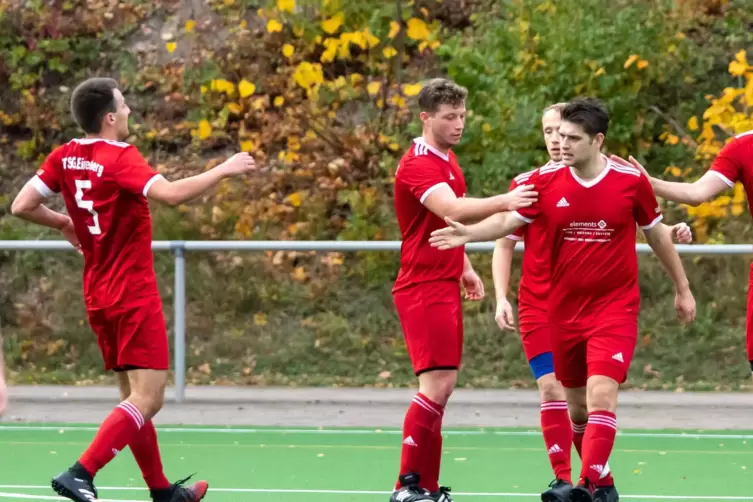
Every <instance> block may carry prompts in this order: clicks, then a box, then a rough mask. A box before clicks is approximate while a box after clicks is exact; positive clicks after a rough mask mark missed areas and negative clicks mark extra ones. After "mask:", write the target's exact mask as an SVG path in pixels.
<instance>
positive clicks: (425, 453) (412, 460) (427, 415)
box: [395, 392, 444, 491]
mask: <svg viewBox="0 0 753 502" xmlns="http://www.w3.org/2000/svg"><path fill="white" fill-rule="evenodd" d="M443 411H444V407H442V406H440V405H438V404H437V403H435V402H433V401H432V400H430V399H429V398H427V397H426V396H424V395H423V394H421V393H420V392H419V393H418V394H416V395H415V397H414V398H413V402H412V403H411V405H410V407H409V408H408V413H406V415H405V422H404V423H403V451H402V454H401V456H400V475H404V474H410V473H416V474H418V475H419V476H420V477H421V480H420V485H421V488H425V489H426V490H429V491H437V490H438V489H439V487H438V486H436V485H437V480H436V479H435V480H434V481H433V485H431V484H430V483H431V482H432V480H431V477H432V472H431V471H432V468H431V465H433V462H434V461H435V460H434V459H435V457H436V456H437V454H439V453H441V451H439V452H437V450H436V445H434V444H433V443H435V442H436V441H435V433H436V432H435V431H436V430H437V429H438V428H439V427H440V425H441V423H442V413H443ZM430 455H432V456H431V457H430ZM437 475H439V472H437ZM400 487H401V484H400V481H399V480H398V482H397V484H396V485H395V489H398V488H400Z"/></svg>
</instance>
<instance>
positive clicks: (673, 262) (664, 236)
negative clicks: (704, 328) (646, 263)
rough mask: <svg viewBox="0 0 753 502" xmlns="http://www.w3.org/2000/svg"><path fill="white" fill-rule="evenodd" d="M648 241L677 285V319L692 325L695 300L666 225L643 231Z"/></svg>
mask: <svg viewBox="0 0 753 502" xmlns="http://www.w3.org/2000/svg"><path fill="white" fill-rule="evenodd" d="M643 233H644V235H645V236H646V241H647V242H648V245H649V246H651V249H653V250H654V253H655V254H656V256H657V258H659V261H661V263H662V265H664V268H665V269H666V270H667V273H668V274H669V277H670V278H671V279H672V282H673V283H674V285H675V309H676V310H677V317H678V318H679V319H680V321H681V322H683V323H691V322H693V321H694V320H695V298H693V293H692V292H691V291H690V283H689V282H688V277H687V275H686V274H685V268H683V266H682V261H681V260H680V255H678V254H677V250H676V249H675V246H674V244H672V237H671V236H670V234H669V231H668V229H667V227H665V226H664V225H654V226H653V227H652V228H650V229H646V230H644V231H643Z"/></svg>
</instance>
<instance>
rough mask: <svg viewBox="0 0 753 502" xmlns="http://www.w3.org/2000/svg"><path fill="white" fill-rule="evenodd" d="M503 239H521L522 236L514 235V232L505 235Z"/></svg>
mask: <svg viewBox="0 0 753 502" xmlns="http://www.w3.org/2000/svg"><path fill="white" fill-rule="evenodd" d="M505 239H510V240H511V241H522V240H523V238H522V237H520V236H519V235H515V234H510V235H505Z"/></svg>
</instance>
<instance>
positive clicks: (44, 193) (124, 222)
mask: <svg viewBox="0 0 753 502" xmlns="http://www.w3.org/2000/svg"><path fill="white" fill-rule="evenodd" d="M71 111H72V113H73V117H74V119H75V120H76V122H77V123H78V125H79V126H80V127H81V129H83V130H84V132H85V133H86V137H84V138H80V139H74V140H71V141H69V142H68V143H65V144H64V145H62V146H60V147H59V148H57V149H55V150H54V151H53V152H52V153H51V154H50V155H49V156H48V157H47V159H46V160H45V161H44V163H43V164H42V166H41V168H40V169H39V171H37V174H36V176H34V177H33V178H32V179H31V180H30V181H29V182H28V183H27V184H26V185H25V186H24V188H23V189H22V190H21V191H20V193H19V194H18V196H17V197H16V199H15V200H14V201H13V205H12V207H11V211H12V213H13V214H14V215H16V216H18V217H20V218H23V219H25V220H28V221H31V222H33V223H36V224H39V225H44V226H48V227H52V228H55V229H58V230H60V231H61V232H62V234H63V235H64V236H65V238H66V239H68V241H69V242H71V244H73V245H74V246H75V247H76V248H77V249H78V250H79V252H80V253H81V254H82V255H83V258H84V277H83V285H84V298H85V303H86V309H87V313H88V317H89V323H90V325H91V328H92V330H93V331H94V333H95V334H96V336H97V342H98V344H99V347H100V350H101V352H102V357H103V359H104V364H105V369H107V370H113V371H115V372H116V375H117V377H118V382H119V386H120V394H121V398H122V402H121V403H120V404H119V405H118V406H117V407H115V409H113V410H112V412H111V413H110V415H108V416H107V418H106V419H105V421H104V422H103V423H102V425H101V427H100V429H99V431H98V432H97V434H96V435H95V437H94V440H93V442H92V443H91V445H90V446H89V448H88V449H87V450H86V451H85V452H84V453H83V454H82V455H81V457H80V458H79V459H78V461H77V462H76V463H75V464H74V465H73V466H72V467H70V469H68V470H66V471H64V472H62V473H61V474H59V475H58V476H56V477H55V478H54V479H53V480H52V487H53V489H54V490H55V491H56V492H57V493H58V494H60V495H62V496H64V497H66V498H68V499H70V500H74V501H77V502H88V501H92V500H96V498H97V490H96V489H95V487H94V477H95V476H96V474H97V473H98V472H99V471H100V470H101V469H102V468H103V467H104V466H105V465H106V464H108V463H109V462H110V461H111V460H112V459H113V458H114V457H115V455H117V454H118V453H119V452H120V451H122V450H123V449H124V448H126V447H127V446H128V447H130V449H131V452H132V453H133V455H134V457H135V459H136V462H137V463H138V465H139V467H140V468H141V471H142V473H143V476H144V480H145V481H146V484H147V485H148V487H149V490H150V494H151V497H152V499H153V500H154V501H155V502H194V501H198V500H201V499H202V498H204V495H205V494H206V491H207V486H208V485H207V483H206V482H205V481H198V482H196V483H194V484H193V485H190V486H184V484H185V482H186V481H188V479H185V480H182V481H179V482H177V483H170V482H169V481H168V480H167V478H166V477H165V474H164V472H163V468H162V461H161V459H160V452H159V445H158V442H157V433H156V430H155V428H154V424H153V423H152V417H154V415H155V414H156V413H157V412H158V411H159V410H160V408H161V407H162V403H163V401H164V394H165V386H166V384H167V370H168V363H169V353H168V341H167V331H166V326H165V319H164V316H163V314H162V302H161V300H160V296H159V292H158V290H157V281H156V277H155V273H154V268H153V262H152V250H151V244H152V224H151V217H150V213H149V204H148V202H147V198H149V199H153V200H156V201H158V202H162V203H165V204H169V205H175V204H180V203H182V202H184V201H188V200H190V199H193V198H195V197H197V196H199V195H201V194H202V193H204V192H206V191H207V190H209V189H210V188H212V187H215V186H216V185H217V184H218V183H219V182H220V181H221V180H223V179H225V178H229V177H233V176H239V175H242V174H245V173H249V172H251V171H253V170H255V163H254V160H253V158H251V157H250V156H249V155H248V154H245V153H242V154H238V155H235V156H233V157H231V158H230V159H229V160H227V161H226V162H224V163H223V164H220V165H219V166H217V167H215V168H214V169H211V170H209V171H206V172H204V173H201V174H199V175H196V176H192V177H190V178H186V179H182V180H179V181H175V182H170V181H167V180H166V179H165V178H163V177H162V176H161V175H160V174H159V173H158V172H157V171H155V170H154V169H152V168H151V167H150V166H149V164H148V163H147V162H146V160H145V159H144V157H142V156H141V154H140V153H139V151H138V150H137V149H136V147H134V146H132V145H129V144H128V143H124V142H123V140H125V139H126V138H127V137H128V134H129V133H128V115H129V114H130V109H129V108H128V105H126V102H125V99H124V97H123V94H122V93H121V92H120V90H118V86H117V82H116V81H115V80H113V79H108V78H93V79H89V80H87V81H85V82H83V83H82V84H80V85H79V86H78V87H76V89H75V90H74V92H73V96H72V99H71ZM54 194H61V195H62V196H63V199H64V200H65V206H66V209H67V212H68V215H64V214H61V213H57V212H55V211H52V210H50V209H48V208H47V207H46V206H45V205H44V200H45V199H46V198H47V197H50V196H52V195H54Z"/></svg>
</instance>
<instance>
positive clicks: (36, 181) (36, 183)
mask: <svg viewBox="0 0 753 502" xmlns="http://www.w3.org/2000/svg"><path fill="white" fill-rule="evenodd" d="M30 183H31V184H32V186H33V187H34V188H36V189H37V192H39V194H40V195H41V196H42V197H45V198H46V197H51V196H53V195H55V192H53V191H52V190H50V187H48V186H47V185H46V184H45V182H44V181H42V178H40V177H39V176H34V177H33V178H32V179H31V181H30Z"/></svg>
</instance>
